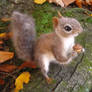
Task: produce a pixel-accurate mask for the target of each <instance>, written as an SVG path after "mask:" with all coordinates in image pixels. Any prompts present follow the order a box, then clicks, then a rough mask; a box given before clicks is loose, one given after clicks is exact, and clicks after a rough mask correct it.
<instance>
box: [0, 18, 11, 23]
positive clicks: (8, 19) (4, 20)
mask: <svg viewBox="0 0 92 92" xmlns="http://www.w3.org/2000/svg"><path fill="white" fill-rule="evenodd" d="M1 21H3V22H7V21H11V18H2V19H1Z"/></svg>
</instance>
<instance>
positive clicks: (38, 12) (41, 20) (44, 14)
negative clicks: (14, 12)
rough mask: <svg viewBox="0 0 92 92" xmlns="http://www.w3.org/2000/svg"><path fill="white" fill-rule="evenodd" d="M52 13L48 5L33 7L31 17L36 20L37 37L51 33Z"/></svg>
mask: <svg viewBox="0 0 92 92" xmlns="http://www.w3.org/2000/svg"><path fill="white" fill-rule="evenodd" d="M54 12H55V11H53V9H51V6H50V5H49V4H48V3H46V4H44V5H41V6H39V5H38V6H36V7H35V9H34V11H33V16H34V18H35V20H36V30H37V33H38V35H40V34H42V33H49V32H51V31H52V17H53V15H54Z"/></svg>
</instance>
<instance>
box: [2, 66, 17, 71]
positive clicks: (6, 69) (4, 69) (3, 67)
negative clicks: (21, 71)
mask: <svg viewBox="0 0 92 92" xmlns="http://www.w3.org/2000/svg"><path fill="white" fill-rule="evenodd" d="M16 68H17V66H15V65H9V64H4V65H0V71H2V72H12V71H13V70H15V69H16Z"/></svg>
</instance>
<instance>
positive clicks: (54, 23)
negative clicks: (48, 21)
mask: <svg viewBox="0 0 92 92" xmlns="http://www.w3.org/2000/svg"><path fill="white" fill-rule="evenodd" d="M58 22H59V21H58V17H53V26H54V27H57V25H58Z"/></svg>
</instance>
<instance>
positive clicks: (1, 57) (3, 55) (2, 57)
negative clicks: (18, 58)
mask: <svg viewBox="0 0 92 92" xmlns="http://www.w3.org/2000/svg"><path fill="white" fill-rule="evenodd" d="M13 56H14V53H13V52H6V51H0V63H3V62H5V61H7V60H9V59H12V58H13Z"/></svg>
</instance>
